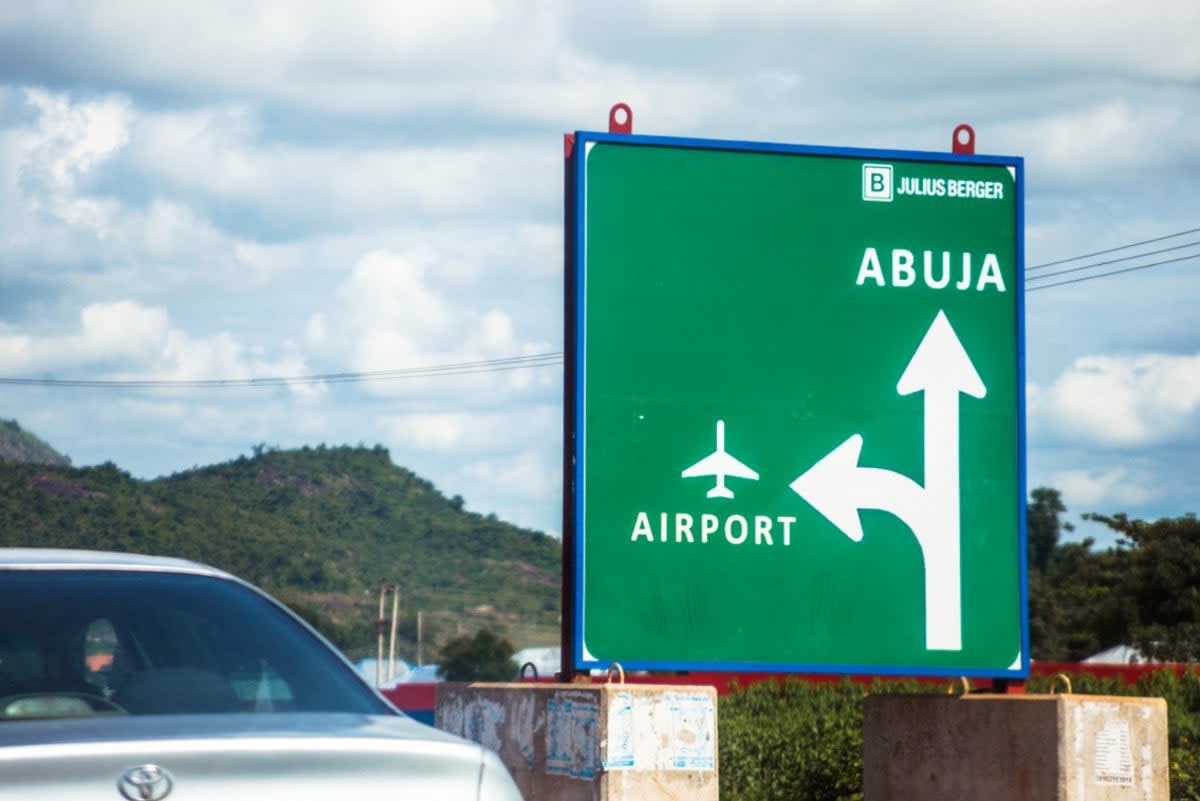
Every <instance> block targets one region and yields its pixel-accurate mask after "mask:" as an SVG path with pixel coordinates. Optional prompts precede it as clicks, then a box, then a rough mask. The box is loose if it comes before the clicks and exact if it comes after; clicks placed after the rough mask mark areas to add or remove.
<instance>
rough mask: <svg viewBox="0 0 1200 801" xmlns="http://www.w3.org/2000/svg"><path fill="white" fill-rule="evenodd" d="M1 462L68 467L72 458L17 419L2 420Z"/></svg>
mask: <svg viewBox="0 0 1200 801" xmlns="http://www.w3.org/2000/svg"><path fill="white" fill-rule="evenodd" d="M0 462H31V463H34V464H49V465H54V466H56V467H67V466H68V465H70V464H71V460H70V459H68V458H67V457H65V456H63V455H62V454H61V453H59V452H58V451H56V450H54V448H51V447H50V446H49V445H47V444H46V443H45V442H42V440H40V439H38V438H37V437H35V436H34V435H33V434H30V433H29V432H28V431H26V430H24V429H23V428H21V426H20V424H19V423H17V421H16V420H0Z"/></svg>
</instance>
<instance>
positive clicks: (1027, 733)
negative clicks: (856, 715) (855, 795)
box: [863, 695, 1170, 801]
mask: <svg viewBox="0 0 1200 801" xmlns="http://www.w3.org/2000/svg"><path fill="white" fill-rule="evenodd" d="M863 791H864V798H865V801H1168V799H1169V797H1170V795H1169V790H1168V778H1167V706H1166V702H1165V701H1163V700H1162V699H1161V698H1129V697H1117V696H1096V695H1023V696H1022V695H1012V696H1009V695H995V696H986V695H974V696H971V695H969V696H945V695H872V696H868V697H867V699H866V701H865V704H864V721H863Z"/></svg>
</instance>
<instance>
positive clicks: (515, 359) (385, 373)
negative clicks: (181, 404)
mask: <svg viewBox="0 0 1200 801" xmlns="http://www.w3.org/2000/svg"><path fill="white" fill-rule="evenodd" d="M562 363H563V353H562V351H555V352H550V353H535V354H530V355H527V356H510V357H506V358H501V359H486V360H483V361H475V362H458V363H455V364H435V365H429V366H426V367H409V368H404V369H397V370H375V371H360V372H342V373H324V374H318V375H298V376H262V377H259V378H194V379H149V378H146V379H78V378H4V377H0V385H8V386H41V387H75V388H87V389H232V388H238V387H277V386H296V385H304V384H352V383H362V382H366V381H388V380H397V379H405V378H432V377H437V376H446V375H474V374H479V373H496V372H503V371H508V370H523V369H528V368H533V367H549V366H554V365H558V364H562Z"/></svg>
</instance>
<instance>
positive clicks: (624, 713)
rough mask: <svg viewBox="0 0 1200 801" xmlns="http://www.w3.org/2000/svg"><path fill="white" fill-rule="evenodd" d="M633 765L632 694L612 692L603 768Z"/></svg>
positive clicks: (629, 766) (620, 767)
mask: <svg viewBox="0 0 1200 801" xmlns="http://www.w3.org/2000/svg"><path fill="white" fill-rule="evenodd" d="M633 766H634V764H633V696H632V695H630V694H629V693H613V694H612V695H611V696H609V699H608V740H607V742H606V752H605V756H604V768H605V770H622V769H625V768H632V767H633Z"/></svg>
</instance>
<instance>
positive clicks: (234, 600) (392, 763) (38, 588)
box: [0, 549, 520, 801]
mask: <svg viewBox="0 0 1200 801" xmlns="http://www.w3.org/2000/svg"><path fill="white" fill-rule="evenodd" d="M122 797H124V798H125V799H128V800H129V801H160V800H161V799H169V800H170V801H189V800H191V799H204V800H205V801H213V800H215V799H220V801H237V799H258V800H259V801H261V800H262V799H266V800H267V801H284V800H285V799H286V800H287V801H301V800H302V799H318V798H320V799H331V798H332V799H354V801H365V800H366V799H373V798H389V799H398V800H399V799H430V800H431V801H432V800H434V799H436V800H437V801H459V800H460V799H461V801H467V800H468V799H470V801H519V799H520V794H519V793H518V791H517V789H516V786H515V785H514V784H513V781H512V779H511V777H510V776H509V775H508V773H507V771H506V770H505V768H504V767H503V765H501V763H500V761H499V760H498V759H497V757H496V756H495V754H493V753H492V752H491V751H488V750H486V749H483V748H481V747H480V746H478V745H475V744H473V743H468V742H466V741H465V740H460V739H458V738H456V737H453V736H451V735H449V734H446V733H443V732H439V731H437V730H435V729H432V728H429V727H428V726H425V725H423V724H421V723H418V722H416V721H413V720H411V719H409V718H407V717H405V716H404V715H403V714H402V713H400V712H397V711H396V710H395V709H394V708H393V707H392V706H391V705H390V704H388V703H387V701H385V700H384V699H383V698H382V697H380V696H379V695H378V694H377V693H376V692H375V690H373V689H372V688H371V687H370V686H369V685H367V684H366V683H365V682H364V681H363V680H362V679H361V678H360V677H359V675H358V674H357V673H356V672H355V670H354V669H353V668H352V667H351V666H350V664H349V663H348V662H346V661H345V659H344V658H342V657H341V656H340V655H339V654H338V653H337V652H336V651H335V650H334V649H333V648H332V647H331V646H330V645H329V644H328V643H327V642H326V641H325V640H324V639H322V638H321V637H320V636H319V635H317V634H316V633H315V632H314V631H313V630H312V629H311V628H310V627H309V626H308V625H307V624H306V623H304V622H303V621H301V620H300V619H299V618H297V617H296V616H295V615H293V614H292V613H291V612H290V611H288V610H287V609H286V608H285V607H283V606H282V605H281V604H279V603H278V602H276V601H274V600H273V599H271V598H270V597H269V596H267V595H265V594H263V593H262V592H260V591H259V590H257V589H255V588H253V587H251V586H250V585H249V584H247V583H245V582H243V581H241V580H239V579H237V578H234V577H233V576H230V575H228V574H226V573H222V572H221V571H218V570H215V569H213V568H210V567H206V566H204V565H200V564H196V563H193V562H187V561H182V560H178V559H165V558H157V557H144V556H129V555H123V554H108V553H89V552H80V551H53V550H20V549H0V799H9V798H12V799H21V801H36V800H38V799H51V798H53V799H72V800H73V801H83V800H85V799H107V800H109V801H121V799H122Z"/></svg>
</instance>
